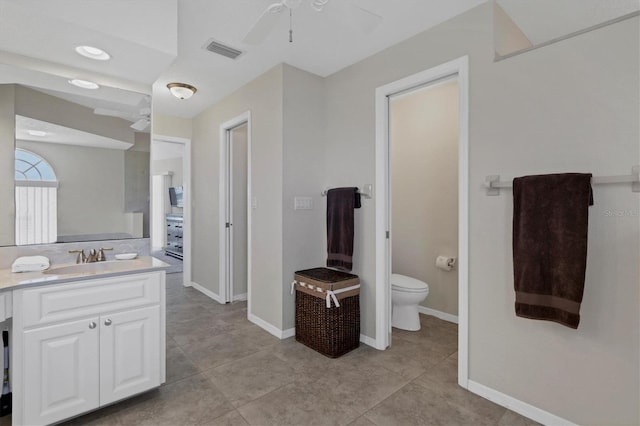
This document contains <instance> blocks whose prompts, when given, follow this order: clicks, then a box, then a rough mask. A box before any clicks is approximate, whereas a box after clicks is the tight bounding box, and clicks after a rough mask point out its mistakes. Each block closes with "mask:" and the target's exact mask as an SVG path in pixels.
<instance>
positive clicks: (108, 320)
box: [104, 318, 111, 326]
mask: <svg viewBox="0 0 640 426" xmlns="http://www.w3.org/2000/svg"><path fill="white" fill-rule="evenodd" d="M104 325H107V326H109V325H111V320H110V319H109V318H107V319H106V320H104Z"/></svg>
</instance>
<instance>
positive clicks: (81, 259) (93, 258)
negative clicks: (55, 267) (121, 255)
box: [69, 247, 113, 263]
mask: <svg viewBox="0 0 640 426" xmlns="http://www.w3.org/2000/svg"><path fill="white" fill-rule="evenodd" d="M105 250H113V247H110V248H104V247H100V250H98V251H96V250H95V249H91V250H89V256H86V255H85V254H84V250H69V253H78V256H77V257H76V263H95V262H104V261H105V260H107V257H106V256H105V255H104V251H105Z"/></svg>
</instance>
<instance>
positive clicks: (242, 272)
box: [220, 113, 250, 303]
mask: <svg viewBox="0 0 640 426" xmlns="http://www.w3.org/2000/svg"><path fill="white" fill-rule="evenodd" d="M220 130H221V131H220V141H221V144H220V149H221V151H220V163H221V164H220V172H221V177H220V218H221V225H220V240H221V244H220V250H221V251H220V253H221V256H220V301H221V302H223V303H230V302H234V301H240V300H248V294H249V281H250V280H249V264H250V263H249V241H250V239H249V235H250V234H249V223H250V221H249V215H250V212H249V208H248V206H249V199H250V198H249V187H250V185H249V170H250V168H249V161H250V155H249V153H250V123H249V115H248V113H245V114H242V115H241V116H239V117H236V118H235V119H233V120H230V121H228V122H226V123H224V124H222V126H220Z"/></svg>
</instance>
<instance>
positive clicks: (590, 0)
mask: <svg viewBox="0 0 640 426" xmlns="http://www.w3.org/2000/svg"><path fill="white" fill-rule="evenodd" d="M639 10H640V2H638V0H617V1H615V2H611V1H608V2H603V1H602V0H536V1H524V0H494V2H493V42H494V51H495V60H496V61H499V60H502V59H506V58H509V57H511V56H514V55H518V54H520V53H524V52H528V51H530V50H533V49H537V48H539V47H543V46H547V45H549V44H552V43H555V42H558V41H561V40H565V39H567V38H570V37H573V36H576V35H579V34H583V33H585V32H588V31H592V30H595V29H598V28H601V27H603V26H606V25H610V24H613V23H616V22H619V21H621V20H625V19H629V18H631V17H634V16H638V11H639Z"/></svg>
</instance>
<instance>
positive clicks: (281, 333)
mask: <svg viewBox="0 0 640 426" xmlns="http://www.w3.org/2000/svg"><path fill="white" fill-rule="evenodd" d="M248 318H249V321H251V322H252V323H254V324H255V325H257V326H258V327H260V328H261V329H263V330H264V331H266V332H268V333H270V334H272V335H274V336H276V337H277V338H278V339H287V338H289V337H292V336H295V334H296V329H295V328H288V329H286V330H280V329H279V328H278V327H276V326H275V325H273V324H270V323H268V322H266V321H265V320H263V319H262V318H258V317H257V316H255V315H253V314H249V316H248Z"/></svg>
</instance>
